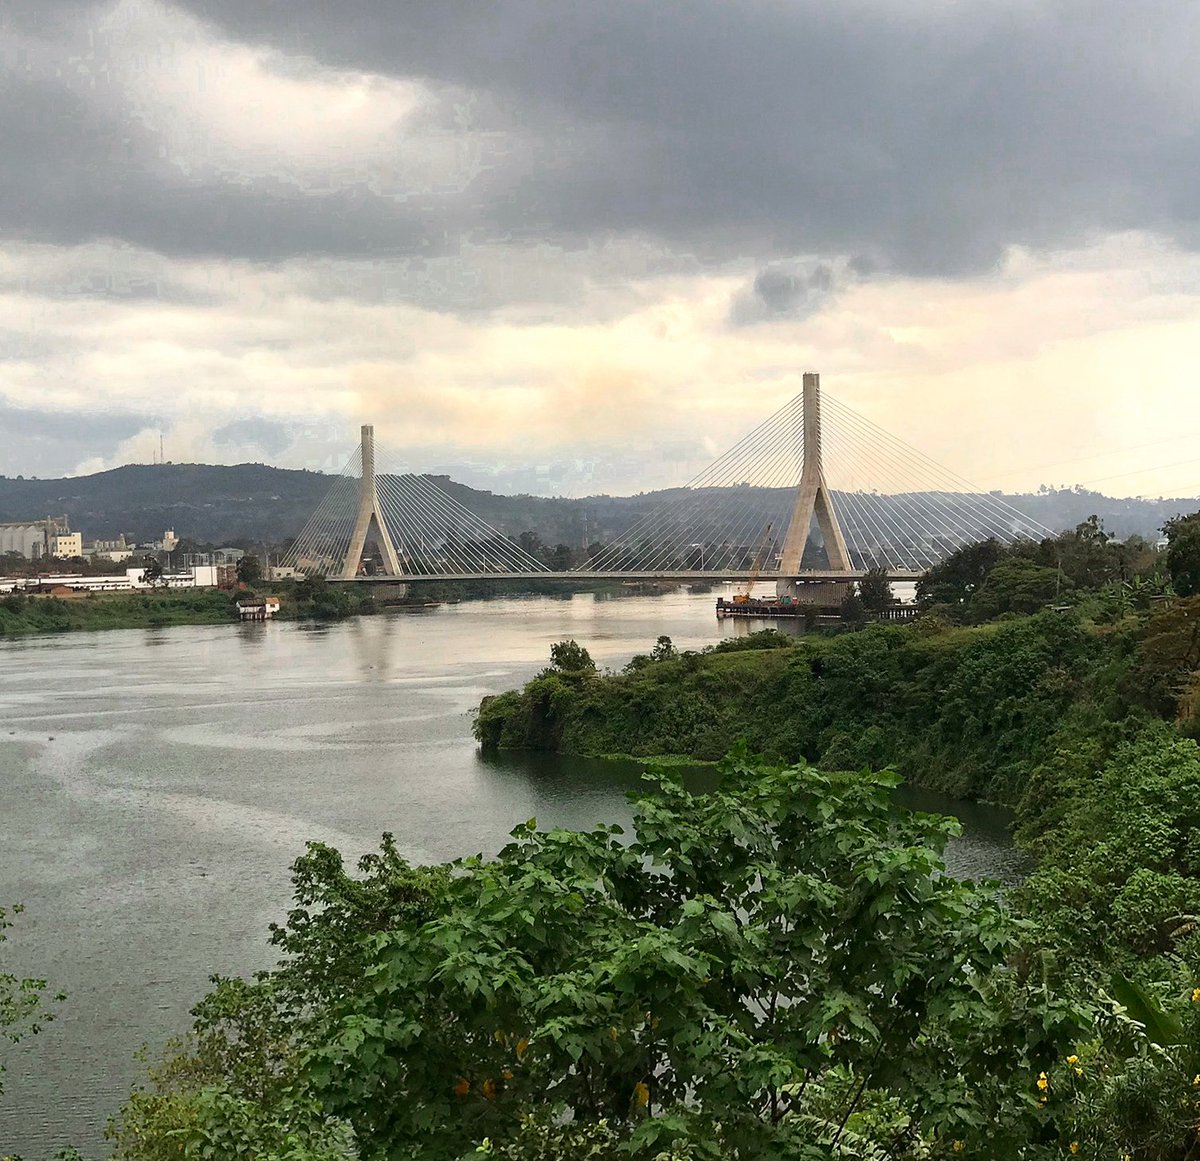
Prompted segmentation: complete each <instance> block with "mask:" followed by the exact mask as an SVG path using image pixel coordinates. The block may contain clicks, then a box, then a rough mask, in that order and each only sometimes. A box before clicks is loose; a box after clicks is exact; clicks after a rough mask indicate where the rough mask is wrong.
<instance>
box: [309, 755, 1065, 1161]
mask: <svg viewBox="0 0 1200 1161" xmlns="http://www.w3.org/2000/svg"><path fill="white" fill-rule="evenodd" d="M724 774H725V778H724V782H723V783H722V786H721V788H720V789H719V790H718V791H716V792H714V793H712V794H708V795H705V796H702V797H700V798H695V797H693V796H692V795H691V794H689V793H688V792H687V791H686V790H685V789H684V788H683V786H682V785H681V784H680V783H679V782H678V781H676V780H674V779H671V778H668V777H666V776H665V775H659V776H658V777H657V779H656V787H655V790H654V791H653V792H652V793H650V794H647V795H644V796H642V797H641V798H640V799H639V801H638V803H637V815H636V818H635V823H634V836H633V840H632V841H631V842H630V841H625V840H623V839H622V838H621V836H620V831H619V829H618V828H612V827H600V828H597V829H596V830H594V831H592V832H590V833H582V834H581V833H575V832H567V831H549V832H543V831H538V830H537V829H536V826H535V825H534V824H533V823H532V822H530V823H529V824H527V825H525V826H522V827H518V828H517V830H515V831H514V832H513V839H514V841H513V842H512V843H511V844H510V845H509V846H508V847H506V848H505V850H504V851H502V852H501V854H500V855H499V856H498V857H497V858H496V859H495V860H493V861H484V860H481V859H478V858H473V859H467V860H462V861H460V862H458V863H456V864H454V865H453V868H452V873H451V876H450V878H449V882H448V886H447V891H446V896H445V899H444V910H443V911H442V912H441V913H440V914H439V915H437V916H436V917H435V918H433V919H431V920H427V921H425V922H423V923H421V924H419V925H415V924H412V923H398V924H396V925H394V926H393V927H392V929H391V930H389V931H386V932H383V933H381V934H380V935H378V936H376V937H373V938H371V939H370V940H369V941H368V944H367V953H368V955H369V956H370V958H371V962H370V964H369V965H368V966H367V967H366V968H365V970H364V971H363V973H362V977H361V979H360V981H359V984H358V986H357V987H352V989H351V990H350V991H349V992H347V993H345V994H344V995H343V996H341V997H340V998H337V999H335V1000H334V1002H333V1004H332V1005H331V1008H330V1014H329V1020H328V1023H327V1024H326V1026H325V1027H324V1029H323V1030H322V1032H321V1034H320V1039H319V1042H318V1043H317V1044H316V1045H315V1046H314V1047H313V1048H312V1049H311V1052H310V1057H309V1059H310V1060H311V1064H310V1067H309V1076H310V1078H311V1082H312V1085H313V1091H314V1093H315V1094H316V1096H317V1097H318V1099H319V1101H320V1102H321V1104H322V1105H323V1106H324V1107H325V1108H326V1110H327V1111H328V1112H330V1113H331V1114H333V1115H336V1116H338V1117H340V1118H343V1119H344V1120H346V1121H347V1122H349V1123H350V1124H351V1125H352V1127H353V1129H354V1133H355V1136H356V1138H357V1140H358V1141H359V1142H360V1144H361V1145H362V1147H363V1149H364V1152H365V1153H366V1154H367V1155H379V1156H397V1157H399V1156H414V1157H415V1156H428V1157H444V1158H454V1157H459V1156H461V1155H462V1154H464V1153H465V1152H466V1151H467V1150H468V1149H469V1148H470V1146H471V1144H472V1142H475V1141H479V1140H480V1139H482V1138H484V1137H486V1138H488V1139H489V1140H490V1141H492V1142H493V1143H494V1144H493V1146H492V1147H493V1149H501V1148H507V1146H502V1144H501V1143H503V1142H510V1141H513V1140H517V1139H520V1137H521V1134H522V1133H525V1132H528V1129H527V1126H528V1124H529V1121H528V1118H530V1117H533V1118H534V1119H535V1121H537V1120H541V1118H548V1119H547V1120H542V1121H541V1123H543V1124H551V1125H552V1124H561V1119H562V1118H563V1117H568V1118H569V1119H570V1121H571V1123H572V1124H573V1125H574V1126H577V1127H578V1129H579V1131H581V1132H587V1131H588V1130H587V1127H588V1126H592V1127H594V1129H595V1131H600V1127H601V1126H604V1127H606V1131H608V1132H610V1133H611V1134H612V1136H613V1137H614V1138H615V1141H616V1142H619V1143H620V1144H621V1145H622V1147H623V1150H625V1151H627V1152H628V1155H631V1156H634V1157H646V1158H650V1157H654V1156H655V1155H657V1154H659V1153H660V1152H663V1151H666V1150H669V1149H679V1150H683V1149H689V1148H702V1149H704V1150H705V1151H703V1152H700V1153H696V1154H695V1155H696V1156H705V1157H709V1156H711V1157H730V1158H734V1157H736V1158H757V1157H764V1158H765V1157H792V1156H795V1157H802V1156H803V1157H813V1158H816V1157H824V1156H828V1155H831V1153H832V1151H833V1147H834V1146H835V1144H849V1143H850V1141H851V1140H857V1138H858V1135H859V1134H861V1133H862V1132H863V1131H864V1130H867V1129H869V1127H870V1125H871V1116H870V1115H868V1114H869V1113H870V1111H871V1110H875V1109H878V1108H879V1106H880V1104H881V1103H883V1104H887V1102H889V1101H891V1102H897V1106H896V1107H895V1108H893V1110H892V1116H891V1117H890V1119H888V1121H887V1129H886V1135H887V1139H889V1140H890V1139H892V1138H894V1137H896V1136H900V1137H903V1136H904V1135H905V1134H906V1133H907V1132H912V1134H913V1135H914V1136H915V1137H918V1138H919V1137H924V1138H926V1139H933V1140H937V1141H942V1142H944V1147H945V1148H947V1149H948V1148H949V1145H950V1142H951V1141H952V1140H958V1141H965V1142H968V1143H969V1144H971V1153H972V1154H973V1155H976V1156H980V1155H985V1154H984V1153H983V1151H982V1150H983V1149H984V1148H985V1147H986V1148H989V1149H993V1150H996V1151H994V1152H991V1153H988V1154H987V1155H991V1156H1001V1155H1009V1156H1015V1155H1017V1154H1016V1152H1015V1150H1016V1148H1017V1146H1018V1145H1019V1144H1020V1143H1021V1142H1022V1141H1026V1140H1028V1139H1029V1138H1030V1137H1031V1136H1032V1135H1033V1134H1034V1133H1035V1131H1036V1132H1037V1133H1045V1131H1046V1128H1045V1126H1044V1125H1043V1124H1042V1123H1041V1122H1042V1121H1043V1120H1044V1118H1043V1117H1041V1115H1040V1113H1039V1110H1038V1109H1037V1106H1036V1104H1035V1102H1034V1101H1033V1100H1032V1099H1031V1097H1030V1096H1028V1095H1024V1094H1026V1093H1028V1092H1029V1091H1030V1089H1031V1078H1032V1077H1035V1076H1036V1075H1037V1073H1038V1070H1039V1069H1044V1068H1047V1067H1050V1066H1051V1065H1052V1063H1053V1062H1054V1061H1055V1060H1056V1059H1058V1057H1059V1056H1060V1054H1065V1050H1066V1049H1067V1048H1068V1047H1069V1045H1070V1043H1071V1038H1072V1037H1073V1036H1074V1035H1076V1034H1077V1033H1078V1032H1079V1031H1080V1030H1081V1029H1082V1027H1083V1025H1082V1023H1081V1019H1082V1013H1081V1012H1080V1011H1078V1010H1076V1009H1074V1008H1072V1007H1071V1006H1070V1005H1068V1004H1065V1003H1063V1002H1062V1001H1061V1000H1060V999H1059V998H1057V997H1054V996H1053V995H1052V994H1050V993H1048V992H1047V991H1046V990H1045V988H1044V985H1043V981H1041V980H1040V979H1038V980H1034V979H1029V980H1027V981H1026V980H1023V979H1022V978H1021V976H1020V974H1019V973H1016V974H1014V973H1010V972H1008V971H1006V970H1005V968H1004V964H1005V961H1006V958H1007V956H1008V955H1009V954H1010V953H1011V952H1012V951H1013V950H1014V948H1015V942H1014V941H1015V937H1016V931H1015V929H1014V928H1013V927H1012V926H1011V924H1010V922H1009V920H1007V919H1006V918H1005V916H1004V913H1003V911H1002V909H1001V908H1000V906H999V904H998V903H997V901H996V899H995V897H994V895H993V893H992V892H991V891H990V890H988V889H983V890H980V889H977V888H974V887H971V886H969V885H964V884H961V883H958V882H956V881H954V880H952V879H950V878H948V877H947V876H945V875H944V874H943V869H942V864H941V862H940V851H941V849H942V846H943V844H944V843H945V841H946V838H947V837H948V836H949V835H950V834H952V833H954V831H955V824H953V823H951V822H948V821H947V820H942V819H935V818H932V817H930V816H918V815H903V814H900V815H898V814H897V813H895V812H894V810H893V809H892V806H891V802H890V797H891V792H892V789H893V788H894V786H895V785H896V783H897V781H898V780H897V779H896V778H895V777H894V776H890V775H867V774H854V775H844V774H843V775H838V774H822V773H819V772H817V771H815V770H813V769H811V768H809V767H804V766H798V767H791V768H789V769H786V770H780V769H775V768H768V767H761V766H757V765H754V764H751V763H749V762H747V761H746V760H745V759H744V758H736V759H734V760H733V761H732V762H730V763H729V764H728V765H727V766H726V768H725V772H724ZM573 1131H574V1130H573ZM1050 1131H1051V1133H1052V1134H1053V1132H1054V1130H1053V1129H1051V1130H1050ZM878 1143H879V1144H882V1142H878ZM1006 1147H1007V1148H1010V1149H1012V1150H1013V1151H1012V1152H1009V1153H1004V1152H1003V1150H1004V1149H1005V1148H1006ZM805 1150H807V1151H805ZM500 1155H508V1156H513V1155H514V1154H512V1153H511V1152H510V1153H503V1152H501V1154H500ZM515 1155H517V1156H520V1155H521V1154H519V1153H517V1154H515ZM569 1155H570V1154H569V1153H567V1154H558V1153H549V1154H548V1153H545V1152H542V1153H535V1152H533V1151H530V1152H529V1153H528V1156H530V1157H533V1156H564V1157H565V1156H569ZM601 1155H610V1154H608V1153H605V1154H601Z"/></svg>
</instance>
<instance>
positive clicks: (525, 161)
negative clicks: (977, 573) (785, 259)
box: [0, 0, 1200, 274]
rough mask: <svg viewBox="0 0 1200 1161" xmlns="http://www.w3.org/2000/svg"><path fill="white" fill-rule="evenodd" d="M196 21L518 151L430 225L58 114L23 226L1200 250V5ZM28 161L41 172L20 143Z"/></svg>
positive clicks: (316, 244) (79, 113)
mask: <svg viewBox="0 0 1200 1161" xmlns="http://www.w3.org/2000/svg"><path fill="white" fill-rule="evenodd" d="M51 7H52V9H53V10H54V11H55V12H59V11H62V9H61V8H60V7H57V6H55V5H52V6H51ZM68 7H69V6H68ZM177 7H179V8H181V9H183V10H186V11H188V12H190V13H192V14H193V15H196V16H198V17H200V18H202V19H203V20H206V21H210V22H212V24H213V25H214V26H215V27H216V28H217V29H219V30H220V32H221V34H222V35H224V36H227V37H231V38H234V39H240V40H245V41H247V42H251V43H256V44H262V45H267V46H270V47H273V48H275V49H278V50H281V51H283V52H286V53H290V54H303V55H305V56H308V57H311V58H313V59H314V60H316V61H318V62H320V63H322V64H325V65H328V66H330V67H334V68H354V69H366V70H372V71H378V72H382V73H385V74H392V75H395V76H405V77H418V78H421V79H423V80H425V81H426V82H428V83H429V84H431V85H432V86H434V87H435V88H436V89H439V90H445V91H450V90H460V91H463V92H468V93H474V94H478V95H479V97H480V100H479V102H478V105H477V106H476V107H475V108H474V109H473V110H472V109H468V108H465V107H463V108H460V109H459V110H458V113H459V115H461V117H462V118H464V119H465V120H466V121H468V122H470V121H471V120H472V118H480V117H482V118H484V123H480V124H476V125H475V126H474V127H475V128H481V129H486V130H487V131H488V132H490V133H491V134H492V135H493V137H494V138H495V139H503V140H505V141H507V142H509V143H511V148H507V147H501V148H499V149H498V150H497V154H496V157H495V158H493V159H491V161H490V163H489V164H488V165H486V166H483V167H481V170H480V172H479V173H478V175H477V177H476V179H475V181H474V182H473V184H472V186H471V188H470V190H469V191H467V196H466V198H465V199H464V203H465V204H469V205H470V208H471V214H470V216H469V217H468V216H467V215H465V214H464V209H463V204H464V203H460V202H458V201H457V200H455V199H452V198H444V199H442V200H439V199H437V198H431V199H429V200H427V201H426V202H424V203H422V204H421V205H419V206H416V207H414V206H410V205H408V204H407V203H402V204H401V203H398V202H396V201H394V200H390V199H386V198H382V197H380V196H378V195H376V194H374V193H371V192H369V191H367V190H366V189H365V188H364V189H359V188H354V189H346V188H340V189H337V190H335V191H333V192H331V193H328V194H323V195H321V196H312V195H311V194H308V193H306V192H305V191H298V190H295V189H291V188H279V187H271V186H269V185H267V184H265V183H264V182H262V181H252V182H249V181H248V182H245V183H241V184H239V183H238V182H237V181H235V180H233V179H230V180H227V181H218V180H208V181H204V182H198V181H197V182H192V181H188V180H186V179H184V178H183V177H181V176H180V175H178V174H175V173H172V171H171V170H170V167H169V166H167V165H165V164H163V163H161V162H160V161H159V160H158V158H157V154H156V153H155V152H154V142H153V141H152V140H151V139H149V138H146V137H144V136H143V137H139V136H138V134H137V133H136V132H132V131H130V129H129V126H127V125H126V126H120V127H119V129H115V128H114V127H113V126H112V125H111V124H110V125H108V126H107V127H104V126H101V127H99V128H97V127H95V126H90V125H89V124H88V117H89V115H90V114H89V110H88V109H86V108H80V109H76V110H75V111H74V112H73V113H69V114H67V113H63V114H60V115H58V116H57V119H56V120H55V119H54V118H53V116H52V115H48V114H45V113H44V111H43V112H42V116H43V118H44V119H45V118H46V117H47V116H51V119H52V120H53V124H50V125H49V126H48V127H47V132H46V134H45V135H44V136H43V137H42V139H41V142H42V145H43V147H44V149H45V153H46V157H45V160H44V161H43V162H42V163H41V164H40V165H37V166H35V168H37V169H38V173H37V176H36V180H31V181H25V180H23V179H22V178H21V176H20V169H19V165H20V162H18V161H15V160H14V157H13V155H11V154H10V155H9V156H8V157H6V159H5V160H4V162H3V165H4V167H5V169H6V170H8V171H10V177H11V174H12V172H15V173H16V175H17V185H18V193H16V194H15V195H14V194H12V193H11V192H9V193H6V194H0V199H3V200H0V212H2V213H4V214H5V218H6V221H7V222H8V223H9V224H10V226H11V227H14V228H16V229H17V230H19V231H21V232H22V233H23V234H26V235H28V234H30V233H33V234H36V235H37V236H49V237H55V238H59V239H64V240H70V239H71V238H72V237H75V236H96V235H97V234H100V233H109V234H113V235H116V236H119V237H123V238H130V239H131V240H134V241H137V242H139V243H141V244H143V245H150V246H154V247H157V248H161V249H165V250H167V251H169V252H178V251H184V252H196V253H198V252H215V253H222V254H244V255H246V256H248V257H256V258H270V257H277V256H281V255H284V254H289V253H295V254H302V253H309V252H328V253H345V254H363V253H368V252H370V250H371V248H372V247H382V248H391V249H395V250H397V251H399V252H411V251H419V250H420V249H421V248H422V247H423V246H430V245H437V244H444V245H447V246H449V247H450V248H453V245H454V241H455V239H456V238H457V237H458V236H460V235H461V234H462V232H463V231H465V230H468V229H469V230H470V231H471V236H472V237H473V239H474V240H476V241H478V242H486V241H488V240H495V239H502V240H512V239H516V240H521V239H526V238H537V239H539V240H547V241H551V242H558V243H560V244H563V245H577V244H580V242H581V240H583V239H586V238H588V237H594V236H597V235H602V234H604V233H606V232H633V233H639V234H644V235H650V236H655V237H658V238H661V239H663V240H665V241H666V242H667V243H669V244H670V245H671V246H672V247H673V248H674V249H676V250H677V251H678V252H682V253H687V254H692V255H695V256H696V257H697V258H698V259H700V260H701V261H720V260H724V259H728V258H731V257H741V258H754V259H758V260H760V261H762V262H763V263H769V262H770V261H771V260H772V259H776V258H779V257H781V256H788V255H795V254H817V255H834V254H838V255H845V254H852V253H853V254H858V255H861V256H862V260H864V261H866V262H870V263H872V264H874V265H875V267H876V268H878V269H881V270H894V271H902V272H907V273H916V274H926V273H965V272H971V271H978V270H980V269H982V268H986V267H987V266H989V265H990V264H992V263H994V262H995V261H996V260H997V259H998V258H999V257H1000V255H1001V254H1002V253H1003V251H1004V248H1005V247H1006V246H1008V245H1010V244H1013V243H1025V244H1030V245H1033V246H1038V247H1053V246H1060V245H1070V244H1076V243H1079V242H1083V241H1086V240H1087V239H1088V238H1089V237H1091V236H1092V235H1094V234H1095V233H1097V232H1102V231H1106V230H1114V229H1127V228H1146V229H1153V230H1158V231H1161V232H1164V233H1166V234H1168V235H1173V236H1175V237H1176V238H1179V239H1182V240H1183V241H1184V242H1187V243H1191V242H1193V241H1195V240H1196V239H1197V236H1198V235H1197V224H1198V222H1200V195H1198V194H1197V191H1196V182H1195V174H1196V172H1197V171H1198V169H1200V132H1198V128H1200V119H1198V114H1197V111H1198V110H1200V99H1198V98H1200V88H1198V84H1197V81H1196V79H1195V78H1196V75H1197V74H1196V70H1195V68H1194V64H1193V61H1192V59H1191V55H1190V50H1191V48H1192V46H1194V45H1195V44H1196V43H1197V33H1198V32H1200V7H1197V6H1194V5H1187V4H1181V3H1177V2H1168V0H1148V2H1147V3H1144V4H1139V5H1130V4H1128V3H1124V2H1121V3H1118V2H1117V0H1086V2H1085V0H1061V2H1059V3H1051V2H1049V0H1045V2H1038V0H978V2H976V3H970V4H968V3H962V4H951V3H945V2H940V0H939V2H934V0H927V2H925V3H919V2H917V0H910V2H901V0H841V2H839V3H829V2H827V0H820V2H817V0H792V2H790V3H780V2H778V0H744V2H742V3H738V4H731V3H729V2H728V0H654V3H650V4H647V3H644V2H641V0H636V2H635V0H606V2H604V3H592V2H585V0H569V2H568V0H564V2H560V3H554V4H547V3H545V2H544V0H507V2H506V3H503V4H500V5H489V4H479V3H478V0H406V2H405V3H402V4H397V3H395V2H394V0H343V2H342V3H339V4H336V5H335V4H330V3H328V2H327V0H286V2H284V0H260V2H258V3H246V2H245V0H178V2H177ZM26 99H27V101H29V102H31V103H32V106H33V108H34V111H35V112H38V111H39V110H38V106H39V101H38V100H37V99H36V97H35V95H28V96H27V98H26ZM451 111H453V110H451ZM7 120H8V121H9V122H10V124H11V121H12V117H11V116H9V117H7ZM397 148H398V149H399V148H400V146H399V145H398V146H397ZM17 156H18V157H19V158H20V159H22V160H24V161H28V160H29V159H30V151H29V147H28V143H27V144H26V147H25V148H24V149H23V150H22V151H21V152H20V153H19V154H18V155H17ZM56 179H57V180H56ZM8 184H9V183H8V181H5V182H4V186H7V185H8ZM0 188H4V187H3V186H0ZM38 191H41V193H42V195H44V197H45V199H46V200H45V201H44V202H43V201H41V200H39V198H38V196H37V194H38ZM434 239H437V240H438V241H437V242H436V243H435V242H434V241H433V240H434Z"/></svg>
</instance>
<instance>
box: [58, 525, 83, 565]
mask: <svg viewBox="0 0 1200 1161" xmlns="http://www.w3.org/2000/svg"><path fill="white" fill-rule="evenodd" d="M54 555H55V556H57V557H61V558H62V559H63V560H74V559H75V558H76V557H77V556H82V555H83V533H81V532H60V533H59V534H58V535H57V536H56V537H55V538H54Z"/></svg>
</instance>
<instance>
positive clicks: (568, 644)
mask: <svg viewBox="0 0 1200 1161" xmlns="http://www.w3.org/2000/svg"><path fill="white" fill-rule="evenodd" d="M550 664H551V665H552V666H553V667H554V668H555V669H557V670H558V671H559V672H560V673H564V674H570V675H572V676H580V675H586V674H593V673H595V672H596V663H595V662H594V661H593V660H592V655H591V654H590V653H589V652H588V651H587V650H586V649H585V648H584V647H583V646H582V645H580V644H579V642H577V641H575V640H568V641H559V642H557V643H556V644H554V645H551V646H550Z"/></svg>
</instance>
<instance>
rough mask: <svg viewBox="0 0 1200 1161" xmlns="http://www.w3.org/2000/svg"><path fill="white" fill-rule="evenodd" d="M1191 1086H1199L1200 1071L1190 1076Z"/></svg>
mask: <svg viewBox="0 0 1200 1161" xmlns="http://www.w3.org/2000/svg"><path fill="white" fill-rule="evenodd" d="M1192 1088H1200V1072H1198V1073H1197V1074H1196V1075H1195V1076H1193V1077H1192Z"/></svg>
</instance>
